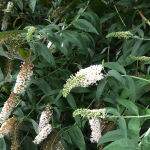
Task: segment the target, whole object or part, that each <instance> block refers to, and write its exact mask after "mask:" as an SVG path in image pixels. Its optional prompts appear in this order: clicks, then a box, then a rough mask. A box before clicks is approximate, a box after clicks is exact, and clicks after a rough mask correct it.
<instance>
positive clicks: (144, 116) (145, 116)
mask: <svg viewBox="0 0 150 150" xmlns="http://www.w3.org/2000/svg"><path fill="white" fill-rule="evenodd" d="M107 117H108V118H122V117H123V118H147V117H150V115H143V116H109V115H107V116H106V118H107Z"/></svg>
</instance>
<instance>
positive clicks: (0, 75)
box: [0, 68, 4, 81]
mask: <svg viewBox="0 0 150 150" xmlns="http://www.w3.org/2000/svg"><path fill="white" fill-rule="evenodd" d="M3 77H4V75H3V72H2V70H1V68H0V81H1V80H3Z"/></svg>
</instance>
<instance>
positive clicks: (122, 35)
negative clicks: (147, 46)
mask: <svg viewBox="0 0 150 150" xmlns="http://www.w3.org/2000/svg"><path fill="white" fill-rule="evenodd" d="M132 36H133V34H132V33H131V32H130V31H119V32H112V33H109V34H107V35H106V38H110V37H117V38H119V39H121V38H125V39H128V38H130V37H132Z"/></svg>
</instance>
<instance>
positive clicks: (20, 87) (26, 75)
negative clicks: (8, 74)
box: [14, 61, 33, 95]
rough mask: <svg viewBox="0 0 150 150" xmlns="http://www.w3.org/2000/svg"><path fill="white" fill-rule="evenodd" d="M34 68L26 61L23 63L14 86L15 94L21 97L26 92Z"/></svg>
mask: <svg viewBox="0 0 150 150" xmlns="http://www.w3.org/2000/svg"><path fill="white" fill-rule="evenodd" d="M32 68H33V64H30V63H27V62H26V61H24V62H23V64H22V66H21V70H20V72H19V74H18V76H17V80H16V84H15V86H14V93H16V94H18V95H20V94H22V93H24V92H25V90H26V88H27V86H28V84H29V82H30V78H31V76H32V75H33V70H32Z"/></svg>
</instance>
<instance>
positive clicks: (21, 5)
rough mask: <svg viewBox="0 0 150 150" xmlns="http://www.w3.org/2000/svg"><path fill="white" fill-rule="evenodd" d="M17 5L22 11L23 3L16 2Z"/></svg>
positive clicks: (19, 0) (18, 0)
mask: <svg viewBox="0 0 150 150" xmlns="http://www.w3.org/2000/svg"><path fill="white" fill-rule="evenodd" d="M17 5H18V7H19V8H20V9H21V10H23V1H22V0H17Z"/></svg>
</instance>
